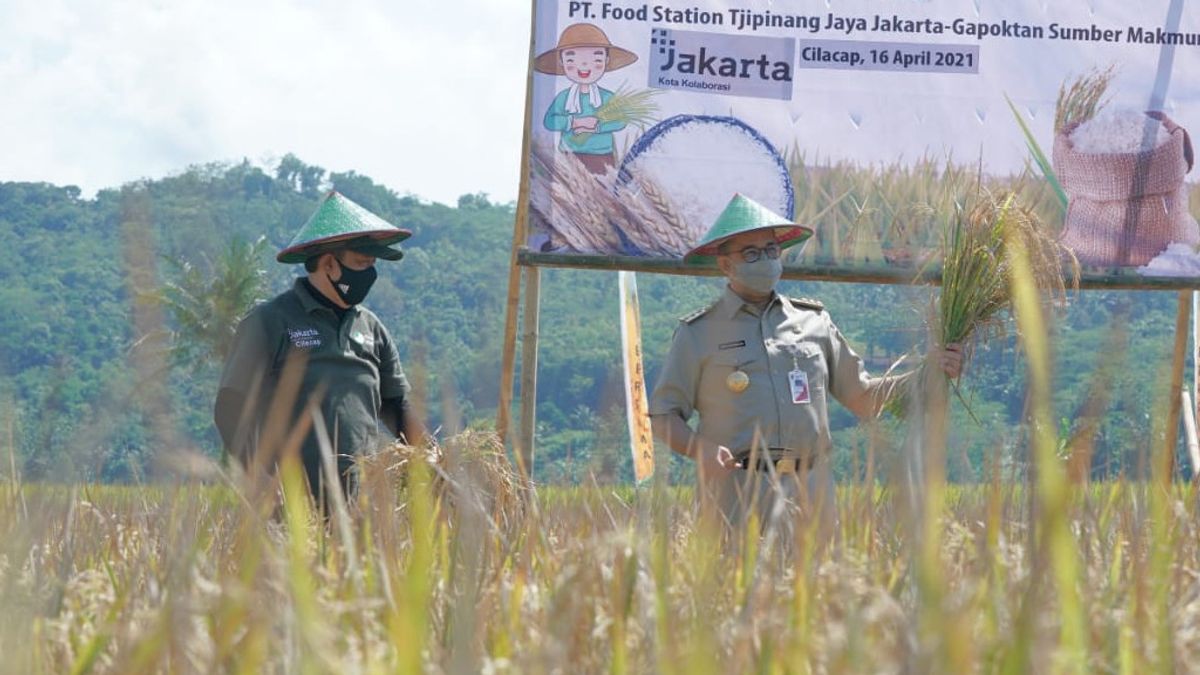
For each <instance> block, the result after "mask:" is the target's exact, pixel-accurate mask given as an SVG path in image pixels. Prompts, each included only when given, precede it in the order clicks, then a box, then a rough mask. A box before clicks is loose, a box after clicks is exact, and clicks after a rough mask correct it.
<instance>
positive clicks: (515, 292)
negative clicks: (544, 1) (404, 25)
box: [496, 0, 537, 444]
mask: <svg viewBox="0 0 1200 675" xmlns="http://www.w3.org/2000/svg"><path fill="white" fill-rule="evenodd" d="M536 31H537V0H532V2H530V5H529V63H528V65H527V66H526V70H525V117H524V118H523V119H522V123H523V124H524V125H525V133H524V136H523V138H522V139H521V184H520V187H519V188H518V190H517V213H516V222H514V223H513V241H512V255H511V256H510V258H509V261H508V302H507V303H506V305H505V309H504V343H503V345H502V347H501V351H500V354H501V356H500V398H499V400H498V401H497V404H496V433H497V434H498V435H499V436H500V442H502V443H505V444H507V443H508V427H509V416H510V414H511V409H512V396H513V372H514V370H515V369H516V358H517V311H518V308H519V307H520V304H521V268H520V267H519V266H518V265H517V256H518V254H519V253H520V251H521V249H522V248H523V247H524V246H525V240H526V239H527V236H526V233H527V230H528V226H529V147H530V126H529V125H530V120H531V119H532V118H533V50H534V38H535V36H536Z"/></svg>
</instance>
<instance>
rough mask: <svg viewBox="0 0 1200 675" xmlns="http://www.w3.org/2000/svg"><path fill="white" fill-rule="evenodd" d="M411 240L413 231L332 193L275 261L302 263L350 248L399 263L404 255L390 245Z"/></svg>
mask: <svg viewBox="0 0 1200 675" xmlns="http://www.w3.org/2000/svg"><path fill="white" fill-rule="evenodd" d="M411 236H412V232H411V231H409V230H405V229H401V228H399V227H396V226H395V225H392V224H391V223H389V222H387V221H386V220H384V219H383V218H380V217H379V216H377V215H375V214H374V213H371V212H370V211H368V210H366V209H364V208H363V207H361V206H359V205H358V204H355V203H354V202H352V201H350V200H349V199H347V198H346V197H344V196H343V195H341V194H340V193H338V192H337V191H334V190H330V191H329V194H327V195H325V198H324V199H322V200H321V204H320V206H318V207H317V210H316V212H315V213H313V214H312V216H310V217H309V219H308V222H306V223H304V226H303V227H301V228H300V231H299V232H298V233H296V236H295V238H293V239H292V243H290V244H288V245H287V248H285V249H283V250H282V251H280V252H279V255H277V256H275V259H276V260H278V261H279V262H281V263H289V264H293V263H302V262H304V261H305V260H307V259H308V258H309V257H311V256H314V255H317V254H319V253H326V252H328V251H334V250H337V249H343V248H349V249H354V250H355V251H359V252H361V253H366V254H367V255H373V256H375V257H376V258H383V259H384V260H399V259H400V258H402V257H404V253H403V252H402V251H400V250H399V249H394V248H389V245H391V244H395V243H397V242H399V241H403V240H405V239H408V238H409V237H411Z"/></svg>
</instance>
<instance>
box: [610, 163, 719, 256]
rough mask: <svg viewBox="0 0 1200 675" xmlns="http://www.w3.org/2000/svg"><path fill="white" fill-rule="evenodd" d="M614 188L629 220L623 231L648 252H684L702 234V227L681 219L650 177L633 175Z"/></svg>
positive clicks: (671, 203) (669, 200)
mask: <svg viewBox="0 0 1200 675" xmlns="http://www.w3.org/2000/svg"><path fill="white" fill-rule="evenodd" d="M615 192H616V198H617V202H618V204H620V205H621V208H622V210H623V211H624V212H625V215H626V218H625V221H626V223H627V224H628V226H627V227H625V228H623V231H624V232H625V233H626V234H627V235H628V236H629V238H630V240H631V241H633V243H634V244H635V245H636V246H637V247H638V248H640V249H642V250H643V251H645V252H647V253H655V254H661V255H677V256H679V255H683V254H684V253H686V252H687V251H688V250H689V249H690V248H691V247H692V245H693V244H694V243H695V242H697V241H699V240H700V238H701V237H703V236H704V231H703V229H698V228H696V227H694V226H693V225H689V224H688V222H687V221H686V220H684V218H683V217H682V216H681V215H680V214H679V211H678V209H677V208H676V207H675V204H674V202H673V201H672V200H671V198H670V197H669V196H667V194H666V193H665V192H664V191H663V190H662V188H660V187H659V186H658V184H657V183H656V182H655V181H654V179H652V178H649V177H647V176H644V175H641V174H639V175H636V176H634V177H633V178H632V179H631V180H630V181H628V182H626V183H622V184H620V185H618V186H617V189H616V191H615Z"/></svg>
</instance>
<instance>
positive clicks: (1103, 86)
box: [1054, 66, 1116, 134]
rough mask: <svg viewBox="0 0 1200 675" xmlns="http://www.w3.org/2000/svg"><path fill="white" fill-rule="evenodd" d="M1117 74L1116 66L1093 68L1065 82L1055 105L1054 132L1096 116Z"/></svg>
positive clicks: (1060, 88) (1105, 103)
mask: <svg viewBox="0 0 1200 675" xmlns="http://www.w3.org/2000/svg"><path fill="white" fill-rule="evenodd" d="M1114 75H1116V72H1115V66H1109V67H1108V68H1106V69H1104V70H1099V69H1095V68H1094V69H1092V70H1091V71H1090V72H1088V73H1087V74H1086V75H1081V76H1079V77H1078V78H1076V80H1075V81H1074V82H1072V83H1071V84H1070V86H1067V83H1066V82H1063V84H1062V86H1061V87H1059V89H1058V101H1057V103H1055V105H1054V133H1056V134H1057V133H1059V132H1061V131H1062V130H1063V129H1065V128H1067V127H1068V126H1071V125H1074V124H1080V123H1083V122H1086V121H1088V120H1090V119H1092V118H1093V117H1095V116H1096V113H1098V112H1100V110H1101V109H1102V108H1104V106H1106V105H1108V101H1107V100H1104V95H1105V93H1107V92H1108V85H1109V84H1110V83H1111V82H1112V79H1113V76H1114Z"/></svg>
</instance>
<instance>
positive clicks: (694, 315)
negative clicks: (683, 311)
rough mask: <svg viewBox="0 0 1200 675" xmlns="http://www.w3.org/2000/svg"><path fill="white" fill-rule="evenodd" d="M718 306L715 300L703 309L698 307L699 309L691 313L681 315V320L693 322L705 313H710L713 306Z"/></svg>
mask: <svg viewBox="0 0 1200 675" xmlns="http://www.w3.org/2000/svg"><path fill="white" fill-rule="evenodd" d="M716 306H717V303H715V302H714V303H712V304H711V305H709V306H707V307H704V308H702V309H698V310H696V311H694V312H692V313H691V314H687V315H685V316H681V317H679V320H680V321H681V322H683V323H692V322H693V321H695V320H696V319H699V318H700V317H702V316H704V315H705V314H708V312H709V310H711V309H712V308H713V307H716Z"/></svg>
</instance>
